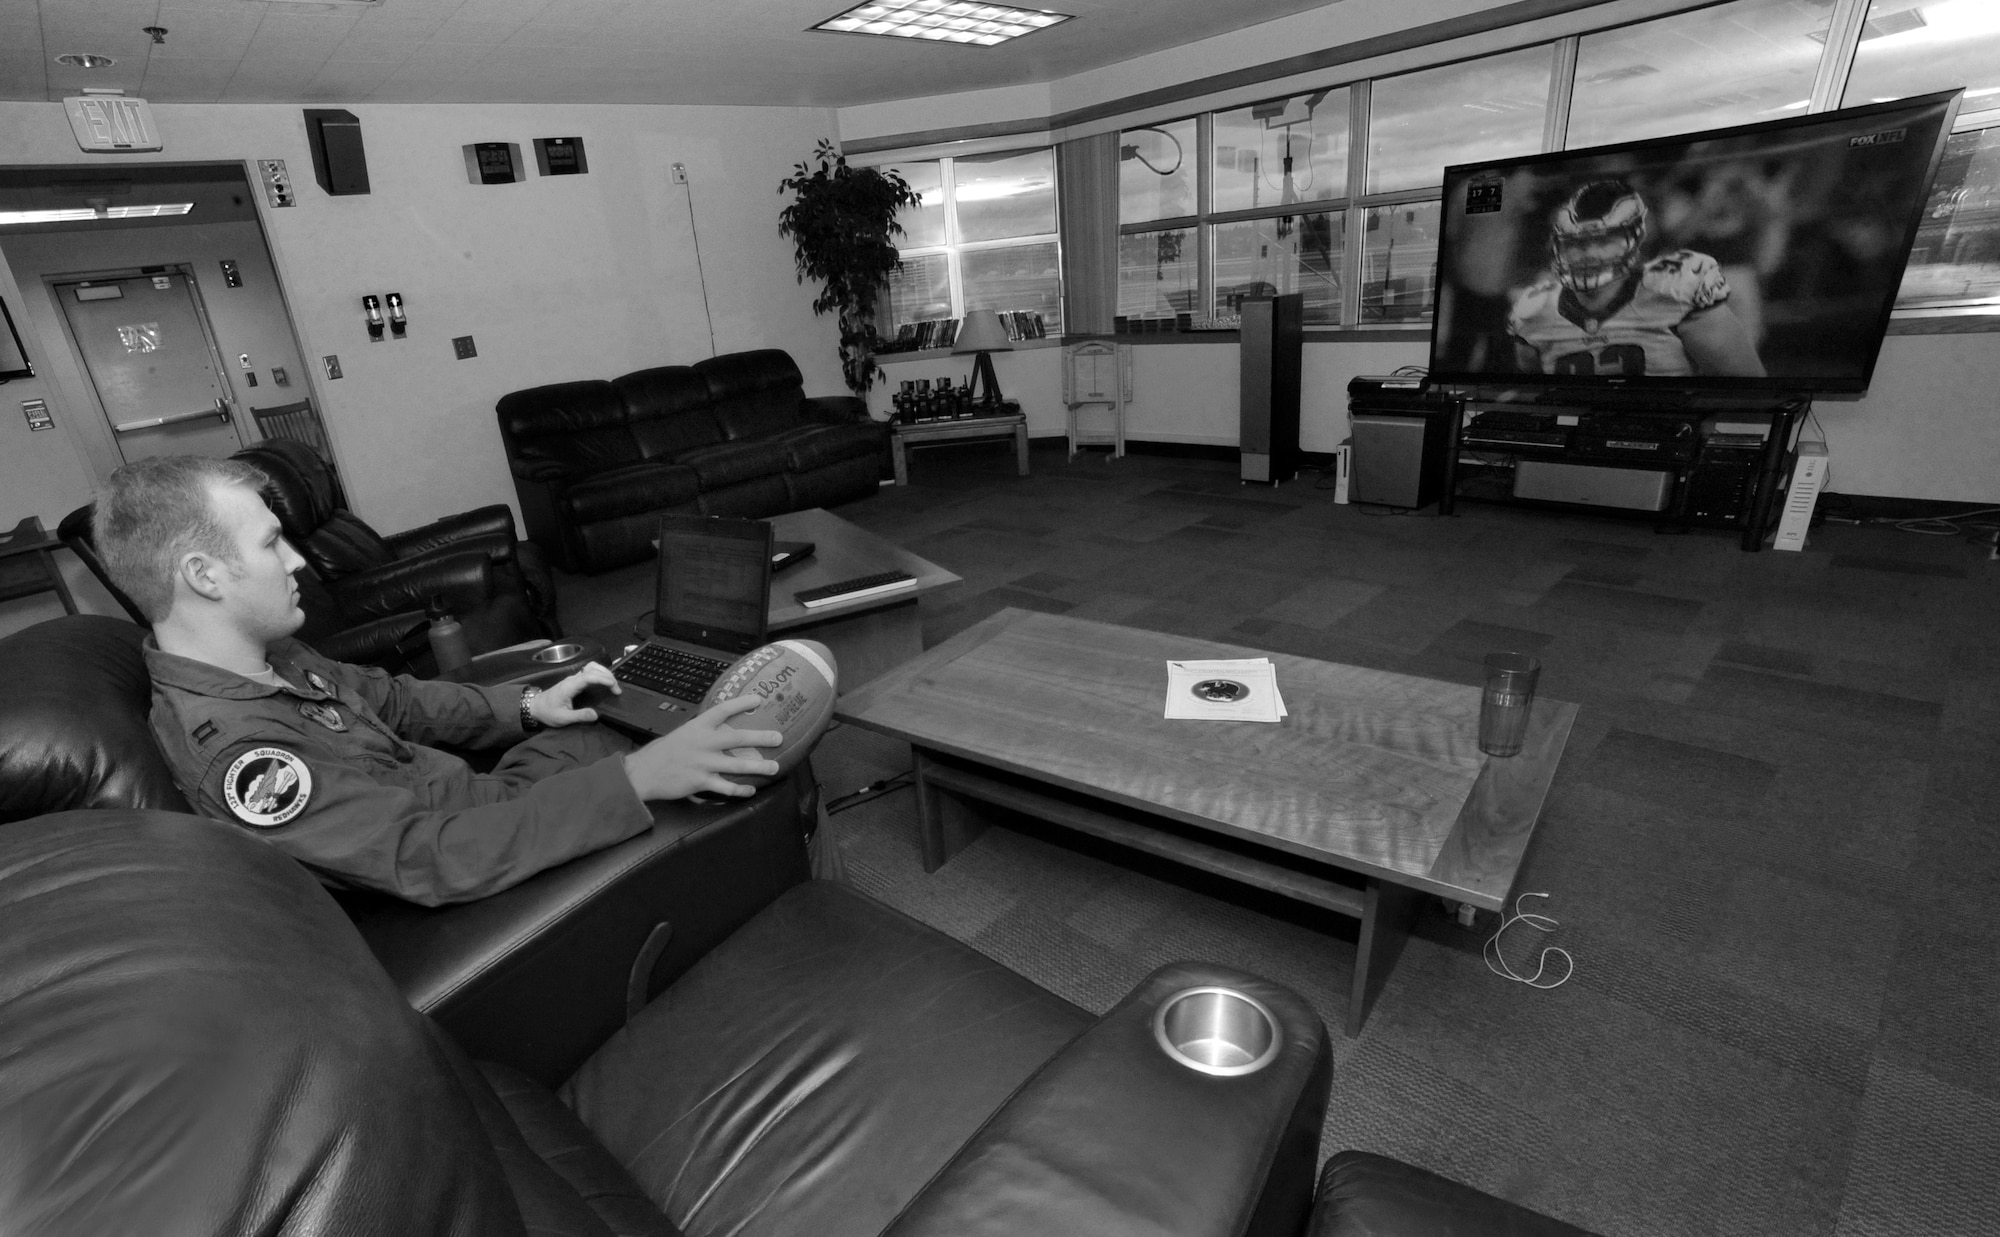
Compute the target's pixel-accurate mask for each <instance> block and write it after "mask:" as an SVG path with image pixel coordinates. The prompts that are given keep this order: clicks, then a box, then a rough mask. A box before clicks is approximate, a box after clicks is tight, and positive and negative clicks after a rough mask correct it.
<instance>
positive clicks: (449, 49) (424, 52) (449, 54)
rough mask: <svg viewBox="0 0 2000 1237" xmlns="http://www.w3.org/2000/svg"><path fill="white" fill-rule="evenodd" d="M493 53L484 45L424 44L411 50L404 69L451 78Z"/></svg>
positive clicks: (489, 47)
mask: <svg viewBox="0 0 2000 1237" xmlns="http://www.w3.org/2000/svg"><path fill="white" fill-rule="evenodd" d="M492 51H493V48H492V47H491V46H488V45H486V44H482V43H423V44H420V45H418V46H416V47H413V48H411V49H410V54H409V56H408V58H406V59H405V60H404V61H403V67H404V68H405V69H407V70H408V71H410V72H411V73H413V74H414V73H422V74H428V75H429V76H431V77H450V76H454V75H456V74H458V73H461V72H464V71H465V70H467V69H470V68H471V67H472V66H473V65H476V64H478V63H479V62H480V61H481V60H484V59H485V58H486V56H487V55H488V54H489V53H490V52H492Z"/></svg>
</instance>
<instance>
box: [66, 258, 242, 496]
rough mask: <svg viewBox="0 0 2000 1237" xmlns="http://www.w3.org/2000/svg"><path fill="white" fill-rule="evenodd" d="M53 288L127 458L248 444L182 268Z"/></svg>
mask: <svg viewBox="0 0 2000 1237" xmlns="http://www.w3.org/2000/svg"><path fill="white" fill-rule="evenodd" d="M55 292H56V303H57V304H59V305H61V306H62V311H63V316H64V317H66V318H67V319H69V330H70V335H71V337H72V338H74V339H75V340H76V346H77V351H78V352H79V353H81V354H82V356H83V364H84V370H85V372H86V373H87V374H88V375H89V377H90V381H91V384H92V385H93V386H95V387H96V388H97V399H98V402H99V403H100V404H101V405H103V408H104V417H105V420H106V421H108V422H110V425H111V437H112V440H113V441H114V442H116V443H117V444H118V450H119V452H120V454H122V455H123V456H124V458H125V460H126V462H128V463H129V462H131V461H133V460H141V459H148V458H150V457H152V456H156V455H210V456H226V455H229V454H231V453H232V452H234V451H236V450H237V449H238V448H239V447H241V446H242V445H243V440H242V438H241V436H240V435H239V434H238V433H237V431H236V424H235V419H234V417H233V416H232V415H231V413H230V408H229V392H228V390H227V388H225V387H224V386H223V384H222V379H221V378H220V377H219V376H218V374H217V372H216V369H217V366H216V359H215V358H216V352H215V344H214V341H213V340H212V339H211V338H210V335H209V332H208V323H207V320H206V319H205V318H204V317H203V315H202V313H201V308H200V306H199V305H198V304H197V303H196V301H195V297H194V289H193V288H192V287H191V286H190V285H189V282H188V276H187V275H186V274H185V273H184V272H182V271H178V270H176V271H168V272H165V273H163V274H147V275H134V276H129V277H125V278H110V279H92V280H87V281H79V282H74V283H58V284H56V285H55Z"/></svg>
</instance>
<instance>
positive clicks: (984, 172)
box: [882, 149, 1062, 337]
mask: <svg viewBox="0 0 2000 1237" xmlns="http://www.w3.org/2000/svg"><path fill="white" fill-rule="evenodd" d="M891 170H893V171H894V172H896V173H897V174H898V175H900V176H901V177H902V178H903V179H904V180H906V181H908V182H909V185H910V188H912V189H914V190H916V191H917V192H918V194H920V195H921V196H922V198H923V202H922V204H921V205H918V206H915V207H909V208H905V209H904V210H903V211H902V212H901V213H899V214H898V215H897V216H896V222H898V223H900V224H901V225H902V226H903V236H902V238H901V243H900V244H899V245H898V247H897V248H898V250H899V252H900V254H901V256H902V265H901V267H900V268H899V269H898V270H897V271H896V273H895V274H894V275H892V276H891V277H890V279H889V312H888V315H887V316H888V321H887V322H886V323H885V324H884V325H883V328H882V329H883V331H884V333H885V334H887V335H890V336H892V337H893V336H894V335H895V334H896V332H897V331H898V330H899V329H900V328H901V327H902V326H903V325H904V324H905V323H912V322H923V321H927V320H929V319H933V318H958V317H963V316H964V315H965V313H966V311H968V310H973V309H993V310H999V311H1001V312H1003V313H1006V312H1017V311H1025V312H1030V313H1038V314H1040V315H1041V316H1042V324H1043V326H1044V328H1045V329H1046V330H1047V331H1048V332H1049V333H1050V334H1056V333H1059V332H1060V331H1061V330H1062V260H1061V251H1060V248H1059V245H1058V242H1057V239H1056V177H1055V157H1054V153H1053V152H1051V151H1049V150H1046V149H1043V150H1030V151H1011V152H1008V153H1005V154H994V155H961V156H959V157H957V158H953V159H935V160H925V161H923V162H917V163H909V164H897V165H895V166H894V167H893V168H892V169H891Z"/></svg>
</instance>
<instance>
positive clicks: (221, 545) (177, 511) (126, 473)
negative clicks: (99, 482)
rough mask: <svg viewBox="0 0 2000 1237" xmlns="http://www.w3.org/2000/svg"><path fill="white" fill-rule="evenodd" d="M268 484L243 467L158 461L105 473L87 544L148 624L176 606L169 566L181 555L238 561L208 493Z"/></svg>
mask: <svg viewBox="0 0 2000 1237" xmlns="http://www.w3.org/2000/svg"><path fill="white" fill-rule="evenodd" d="M270 483H271V479H270V477H269V476H267V475H266V474H265V472H264V470H263V469H261V468H258V467H257V466H256V465H254V464H246V463H244V462H243V461H242V460H223V459H210V458H208V457H207V456H201V455H162V456H157V457H155V458H153V459H149V460H139V461H137V462H135V463H131V464H127V465H125V466H124V467H123V468H120V469H118V470H117V471H116V472H114V473H112V474H111V479H110V480H109V481H107V482H105V485H104V492H103V493H101V494H99V495H98V496H97V505H96V509H95V510H94V511H92V512H91V517H90V533H91V539H92V540H93V541H94V542H96V544H97V556H98V557H99V558H100V559H102V560H103V561H104V571H105V574H106V575H109V576H110V577H111V582H112V583H113V584H116V585H117V586H118V587H119V588H120V589H121V590H123V591H124V593H125V595H126V596H127V597H130V598H131V599H132V604H133V605H135V606H138V607H139V612H140V613H141V614H144V615H145V616H146V618H147V620H148V621H149V622H154V623H157V622H159V621H160V620H161V619H164V618H166V617H167V612H168V611H169V610H171V609H172V608H173V604H174V571H175V565H176V564H177V563H179V562H180V559H181V557H182V556H183V555H186V554H195V553H199V554H207V555H210V556H212V557H214V558H218V559H221V560H222V561H224V562H227V563H232V564H233V563H235V562H237V554H236V544H235V542H234V540H232V539H231V537H230V534H229V532H228V530H226V529H224V528H223V526H222V523H221V521H219V520H217V519H216V516H215V507H214V504H213V503H211V502H210V501H209V497H208V494H209V487H210V486H213V485H240V486H242V487H244V488H245V489H248V490H250V491H252V492H257V491H261V490H262V489H263V488H264V487H265V486H268V485H269V484H270Z"/></svg>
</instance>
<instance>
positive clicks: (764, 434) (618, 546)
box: [495, 348, 889, 572]
mask: <svg viewBox="0 0 2000 1237" xmlns="http://www.w3.org/2000/svg"><path fill="white" fill-rule="evenodd" d="M495 411H496V413H497V414H498V416H499V419H500V438H501V441H502V442H503V443H504V444H505V446H506V450H507V461H508V465H509V467H510V469H511V470H512V472H513V476H514V488H515V490H516V491H517V492H518V494H519V495H520V499H521V515H522V519H523V521H524V522H525V523H526V525H527V530H528V536H529V537H530V538H531V539H532V540H533V541H534V542H535V543H536V544H537V545H540V546H541V547H542V548H543V550H545V551H546V552H547V553H548V555H549V557H550V559H551V560H553V561H554V563H555V564H556V565H557V566H558V567H560V568H562V569H563V570H565V571H574V572H599V571H604V570H607V569H609V568H612V567H619V566H623V565H625V564H627V563H635V562H639V561H641V560H643V559H645V558H647V557H648V556H650V555H651V554H652V553H653V548H652V541H653V538H655V537H657V536H658V535H659V517H660V515H661V513H663V512H677V513H699V514H703V515H727V516H749V517H756V518H762V517H764V516H771V515H777V514H780V513H782V512H786V511H801V510H804V509H806V508H808V507H824V506H829V505H832V504H835V503H842V502H847V501H850V500H852V499H855V498H859V497H861V496H863V495H866V494H872V493H874V492H875V488H876V486H877V484H878V483H879V482H880V480H881V477H882V475H883V466H884V462H885V461H886V459H887V451H888V441H889V430H888V427H887V426H886V425H883V424H880V423H878V422H875V421H873V420H871V419H870V418H869V416H868V409H867V405H866V404H864V403H863V402H862V401H861V400H859V399H856V398H854V397H852V396H845V395H842V396H827V397H818V398H809V397H808V396H807V395H806V394H805V380H804V378H803V377H802V376H801V375H800V373H799V367H798V366H797V365H796V364H795V363H793V361H792V358H791V356H790V355H789V354H787V353H785V352H784V351H782V350H780V349H775V348H767V349H761V350H758V351H754V352H735V353H729V354H726V355H723V356H718V357H711V358H709V359H708V360H705V361H697V362H696V363H695V364H693V365H669V366H661V367H659V368H655V369H642V370H638V371H635V372H633V373H629V374H626V375H624V376H622V377H619V378H616V379H613V380H611V381H608V382H607V381H604V380H602V379H596V380H592V381H587V382H561V383H556V384H553V385H550V386H541V387H534V388H531V389H529V390H525V391H515V392H512V393H511V394H508V395H504V396H502V397H501V398H500V401H499V403H498V404H497V405H495Z"/></svg>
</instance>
